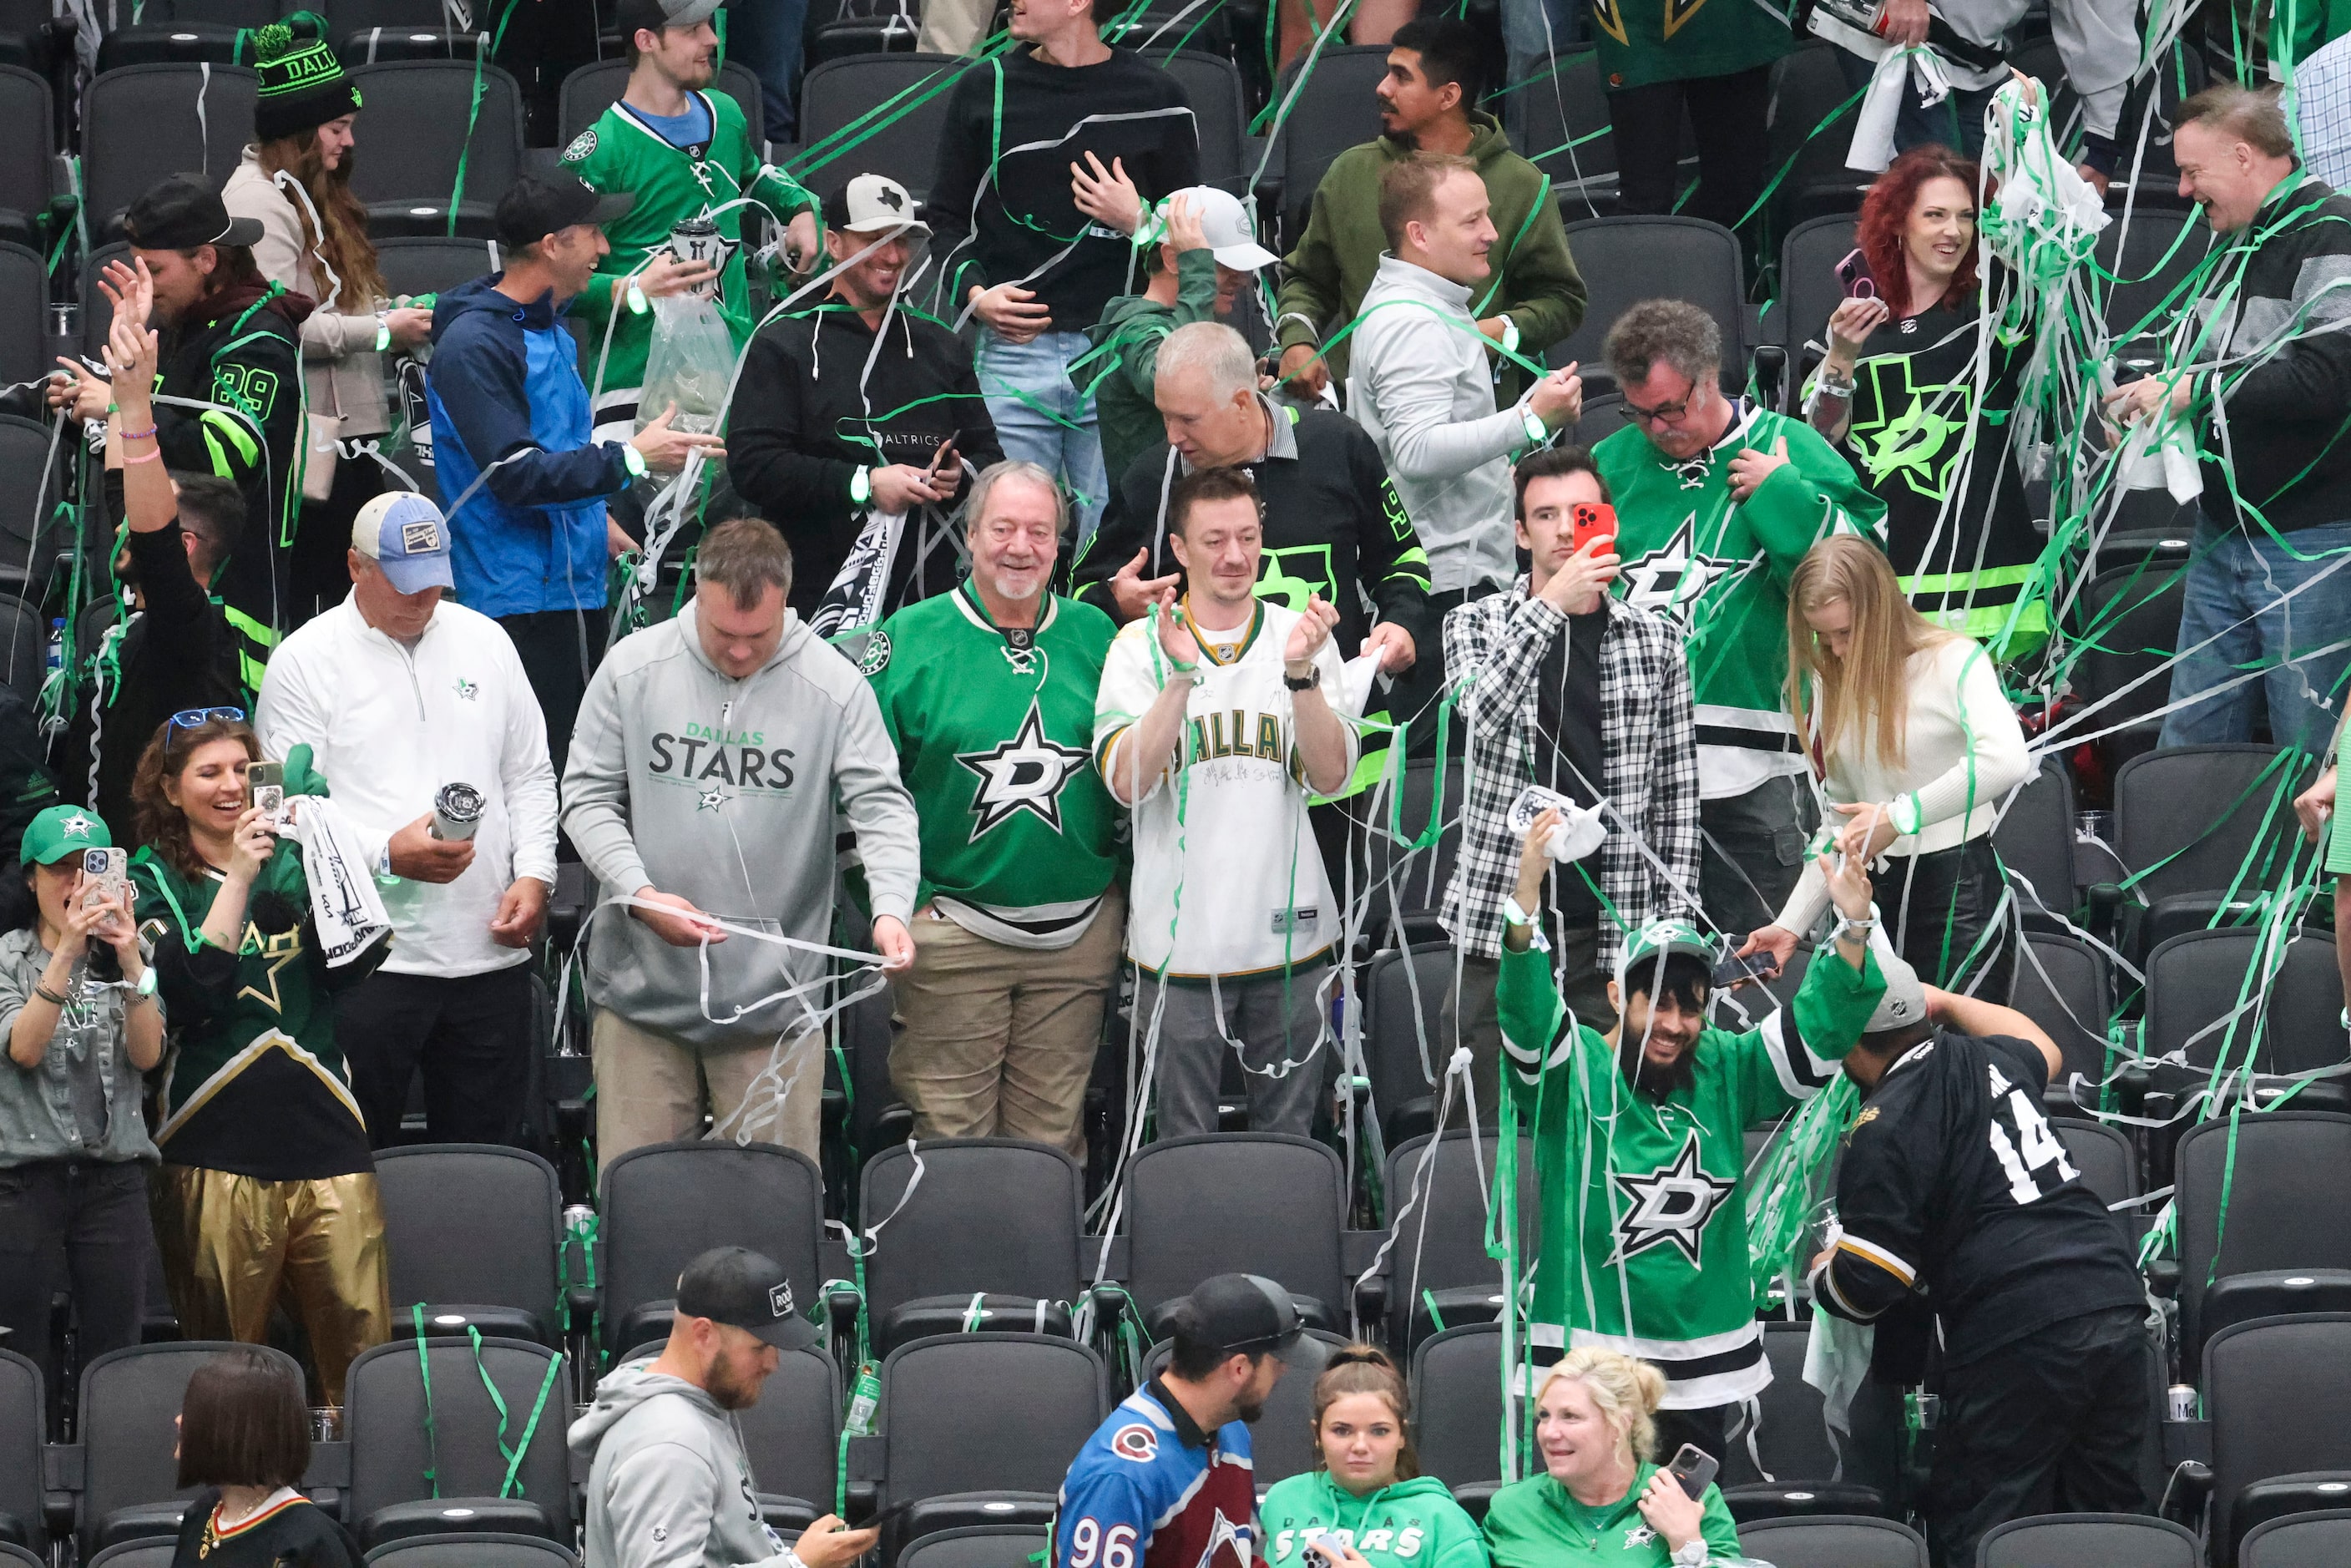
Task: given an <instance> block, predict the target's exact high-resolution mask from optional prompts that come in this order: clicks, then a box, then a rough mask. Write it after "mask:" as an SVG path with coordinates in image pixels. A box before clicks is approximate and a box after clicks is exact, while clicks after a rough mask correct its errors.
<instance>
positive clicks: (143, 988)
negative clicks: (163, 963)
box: [138, 964, 155, 997]
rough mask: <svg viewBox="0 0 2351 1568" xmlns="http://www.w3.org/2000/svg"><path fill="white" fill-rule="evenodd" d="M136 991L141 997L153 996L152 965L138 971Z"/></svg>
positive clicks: (153, 967) (153, 969) (153, 970)
mask: <svg viewBox="0 0 2351 1568" xmlns="http://www.w3.org/2000/svg"><path fill="white" fill-rule="evenodd" d="M138 990H139V994H140V995H141V996H142V997H152V996H153V995H154V994H155V966H154V965H152V964H150V965H148V966H147V967H145V968H143V969H141V970H140V971H139V986H138Z"/></svg>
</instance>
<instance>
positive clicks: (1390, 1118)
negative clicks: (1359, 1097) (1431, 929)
mask: <svg viewBox="0 0 2351 1568" xmlns="http://www.w3.org/2000/svg"><path fill="white" fill-rule="evenodd" d="M1453 953H1454V949H1453V945H1452V944H1451V943H1449V942H1419V943H1416V944H1414V945H1413V946H1412V947H1411V948H1409V949H1408V950H1399V949H1397V948H1394V947H1391V948H1388V949H1386V950H1384V951H1383V952H1381V953H1378V954H1375V955H1374V956H1373V958H1372V962H1371V967H1369V968H1368V969H1367V970H1365V971H1364V979H1363V982H1362V984H1363V991H1362V995H1363V998H1364V1061H1365V1065H1366V1067H1367V1068H1368V1069H1369V1071H1370V1074H1371V1080H1372V1108H1373V1109H1374V1111H1375V1112H1377V1113H1378V1114H1379V1120H1380V1131H1381V1134H1382V1135H1383V1137H1384V1139H1385V1141H1386V1142H1387V1143H1388V1144H1389V1145H1391V1146H1394V1145H1399V1144H1403V1143H1405V1142H1406V1141H1408V1140H1411V1139H1414V1138H1418V1137H1421V1136H1424V1135H1425V1134H1428V1133H1430V1132H1433V1131H1434V1130H1435V1129H1436V1126H1437V1088H1436V1086H1435V1085H1436V1082H1437V1075H1438V1074H1440V1073H1441V1072H1442V1071H1444V1068H1445V1062H1446V1059H1447V1057H1448V1056H1449V1055H1450V1054H1451V1052H1450V1051H1447V1048H1446V1045H1445V1042H1444V1040H1443V1039H1442V1038H1441V1035H1440V1031H1439V1028H1438V1024H1439V1017H1440V1014H1441V1013H1442V1012H1443V1010H1444V1003H1445V988H1446V987H1447V986H1449V985H1451V984H1452V983H1453ZM1480 1109H1481V1110H1483V1111H1484V1112H1485V1113H1486V1119H1487V1121H1488V1122H1489V1123H1491V1122H1492V1121H1493V1120H1494V1113H1495V1108H1494V1107H1493V1106H1490V1105H1488V1106H1482V1107H1480ZM1452 1114H1453V1116H1454V1118H1455V1119H1456V1121H1457V1122H1458V1119H1459V1118H1460V1117H1462V1116H1463V1115H1465V1114H1466V1112H1465V1111H1464V1109H1463V1107H1462V1104H1461V1098H1460V1094H1459V1092H1458V1091H1457V1092H1456V1093H1455V1096H1454V1107H1453V1112H1452Z"/></svg>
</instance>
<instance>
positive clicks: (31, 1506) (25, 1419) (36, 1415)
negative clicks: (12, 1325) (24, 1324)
mask: <svg viewBox="0 0 2351 1568" xmlns="http://www.w3.org/2000/svg"><path fill="white" fill-rule="evenodd" d="M32 1348H34V1347H32V1346H30V1345H19V1346H18V1347H17V1348H16V1350H0V1541H12V1542H16V1544H18V1545H20V1546H34V1547H38V1546H44V1545H46V1544H47V1539H48V1537H47V1524H46V1522H45V1521H43V1520H42V1517H41V1435H42V1433H43V1432H44V1431H45V1430H47V1426H48V1401H47V1396H46V1395H45V1394H44V1392H43V1388H42V1381H41V1369H40V1367H39V1366H38V1365H37V1364H34V1363H33V1362H32V1361H31V1360H30V1359H29V1358H28V1357H27V1356H26V1355H25V1354H21V1353H22V1352H25V1351H28V1350H31V1349H32Z"/></svg>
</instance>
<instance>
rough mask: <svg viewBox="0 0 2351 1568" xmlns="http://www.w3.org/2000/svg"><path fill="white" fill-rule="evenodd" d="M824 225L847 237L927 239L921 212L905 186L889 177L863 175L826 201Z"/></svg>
mask: <svg viewBox="0 0 2351 1568" xmlns="http://www.w3.org/2000/svg"><path fill="white" fill-rule="evenodd" d="M824 226H825V227H827V228H829V229H840V230H841V231H842V232H843V233H845V234H853V235H863V234H880V233H883V231H885V230H893V229H894V230H896V231H898V232H899V233H901V234H909V235H925V236H928V235H929V234H930V232H931V225H928V224H926V223H925V222H923V219H922V209H921V208H920V207H919V206H917V205H915V204H914V197H912V196H910V195H908V194H907V193H906V187H905V186H904V185H901V184H900V183H898V182H897V181H895V180H893V179H892V178H890V176H889V175H887V174H860V175H858V176H856V177H855V178H854V179H852V180H851V181H850V182H849V183H847V184H845V185H843V186H841V188H840V189H839V190H837V191H835V192H833V193H831V195H829V196H827V197H826V198H825V199H824Z"/></svg>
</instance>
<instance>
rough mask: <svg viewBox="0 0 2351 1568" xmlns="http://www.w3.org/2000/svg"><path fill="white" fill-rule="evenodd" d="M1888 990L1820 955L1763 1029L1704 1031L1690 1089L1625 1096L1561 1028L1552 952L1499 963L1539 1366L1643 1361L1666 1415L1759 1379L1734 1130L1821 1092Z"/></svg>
mask: <svg viewBox="0 0 2351 1568" xmlns="http://www.w3.org/2000/svg"><path fill="white" fill-rule="evenodd" d="M1885 992H1886V981H1885V978H1884V977H1882V976H1881V975H1880V974H1879V973H1878V971H1877V961H1876V958H1874V957H1873V958H1870V959H1869V960H1868V961H1867V967H1865V969H1862V970H1855V968H1854V967H1853V966H1851V965H1850V964H1847V963H1846V962H1845V961H1844V959H1843V958H1842V957H1840V956H1837V955H1836V954H1834V953H1823V954H1822V955H1821V956H1818V957H1816V958H1814V959H1813V963H1812V965H1811V966H1810V967H1808V968H1807V969H1806V970H1805V971H1804V983H1803V986H1802V988H1801V989H1800V990H1798V992H1797V993H1796V998H1795V1001H1794V1002H1793V1003H1792V1005H1790V1006H1788V1007H1784V1008H1782V1009H1779V1010H1778V1011H1777V1012H1774V1013H1772V1014H1771V1016H1770V1017H1769V1018H1767V1019H1764V1020H1763V1024H1762V1027H1761V1028H1760V1029H1752V1030H1747V1031H1745V1032H1744V1033H1733V1032H1732V1031H1731V1030H1723V1029H1708V1030H1704V1031H1702V1032H1701V1033H1700V1034H1699V1035H1698V1045H1697V1047H1696V1056H1695V1059H1694V1061H1693V1063H1692V1066H1693V1068H1694V1075H1693V1079H1692V1082H1690V1083H1689V1084H1688V1085H1687V1086H1685V1087H1682V1088H1677V1089H1676V1090H1674V1091H1673V1092H1672V1093H1670V1094H1668V1095H1667V1097H1666V1098H1665V1099H1664V1100H1663V1101H1658V1100H1656V1099H1654V1098H1652V1097H1651V1096H1650V1095H1648V1094H1647V1093H1645V1092H1641V1091H1639V1090H1636V1089H1635V1088H1634V1087H1633V1086H1632V1085H1631V1084H1629V1083H1627V1082H1625V1074H1624V1072H1623V1071H1622V1070H1621V1069H1620V1068H1619V1067H1618V1066H1617V1062H1616V1052H1615V1051H1614V1050H1613V1049H1611V1047H1610V1046H1609V1044H1608V1042H1607V1041H1606V1040H1604V1039H1602V1038H1601V1037H1600V1036H1599V1035H1597V1034H1595V1033H1593V1031H1592V1030H1589V1029H1586V1028H1584V1027H1583V1026H1582V1025H1580V1024H1578V1025H1575V1026H1573V1028H1569V1027H1567V1023H1568V1019H1567V1009H1566V1007H1565V1005H1564V1004H1562V1002H1561V1000H1560V998H1559V992H1558V990H1557V989H1556V988H1555V987H1554V986H1553V985H1552V974H1551V955H1550V954H1548V953H1546V952H1544V951H1542V950H1541V948H1536V947H1530V948H1528V949H1527V950H1526V951H1525V952H1522V953H1512V952H1509V951H1507V950H1506V951H1505V952H1504V953H1503V955H1502V969H1501V977H1500V979H1499V982H1498V985H1497V990H1496V1001H1497V1004H1498V1006H1499V1010H1500V1015H1501V1027H1502V1051H1503V1055H1504V1056H1505V1058H1506V1059H1507V1061H1508V1064H1509V1068H1510V1071H1509V1072H1508V1074H1507V1077H1508V1079H1509V1082H1510V1095H1511V1098H1512V1099H1513V1100H1515V1101H1516V1102H1517V1103H1518V1106H1519V1113H1520V1116H1521V1117H1522V1118H1523V1119H1524V1120H1525V1121H1526V1122H1527V1123H1528V1124H1531V1127H1532V1129H1533V1134H1534V1140H1535V1176H1536V1180H1537V1182H1538V1183H1539V1184H1540V1186H1541V1191H1542V1236H1543V1255H1542V1259H1541V1262H1540V1264H1539V1265H1538V1266H1537V1269H1536V1272H1535V1305H1534V1313H1533V1317H1532V1320H1531V1323H1530V1326H1529V1328H1528V1330H1527V1338H1528V1341H1529V1343H1530V1344H1531V1345H1532V1346H1533V1347H1534V1348H1535V1349H1536V1350H1537V1351H1538V1352H1546V1351H1547V1352H1549V1353H1550V1354H1539V1355H1538V1356H1537V1359H1538V1360H1539V1361H1545V1362H1548V1361H1555V1360H1557V1359H1558V1357H1559V1355H1560V1354H1562V1353H1563V1352H1564V1351H1565V1350H1567V1349H1568V1348H1571V1347H1572V1346H1573V1345H1582V1344H1597V1345H1605V1346H1607V1347H1608V1348H1610V1349H1612V1350H1616V1351H1621V1352H1623V1353H1624V1354H1626V1355H1631V1356H1637V1357H1639V1358H1640V1359H1641V1360H1643V1361H1649V1362H1655V1363H1656V1364H1657V1367H1658V1369H1659V1370H1660V1371H1662V1372H1663V1373H1664V1374H1665V1375H1666V1382H1667V1395H1666V1405H1667V1407H1668V1408H1671V1409H1676V1410H1696V1409H1703V1408H1705V1407H1707V1406H1714V1405H1724V1404H1729V1402H1731V1401H1733V1400H1737V1399H1744V1398H1747V1397H1748V1396H1750V1395H1752V1394H1754V1393H1755V1392H1756V1391H1757V1390H1759V1389H1761V1388H1762V1387H1763V1386H1764V1385H1766V1384H1768V1383H1770V1382H1771V1364H1770V1363H1769V1362H1767V1361H1766V1360H1765V1359H1764V1357H1763V1331H1762V1328H1761V1325H1760V1324H1758V1323H1757V1322H1756V1321H1755V1299H1754V1293H1753V1291H1752V1290H1751V1289H1750V1286H1749V1284H1748V1270H1747V1220H1746V1212H1745V1209H1744V1207H1743V1206H1742V1204H1741V1202H1740V1176H1741V1174H1742V1173H1743V1171H1744V1169H1745V1166H1746V1140H1745V1137H1744V1134H1745V1132H1746V1129H1747V1128H1748V1126H1749V1125H1750V1124H1753V1123H1756V1122H1761V1121H1764V1120H1766V1119H1768V1118H1771V1117H1775V1116H1779V1115H1782V1114H1784V1113H1786V1112H1788V1111H1789V1110H1791V1109H1792V1108H1793V1107H1794V1106H1795V1105H1796V1104H1797V1103H1799V1102H1802V1101H1804V1100H1808V1099H1810V1098H1812V1096H1813V1094H1815V1093H1817V1092H1819V1091H1820V1090H1821V1089H1823V1087H1825V1086H1826V1085H1827V1083H1828V1082H1829V1080H1830V1078H1831V1077H1832V1075H1834V1073H1835V1072H1836V1071H1837V1065H1836V1064H1837V1063H1838V1061H1841V1060H1843V1059H1844V1055H1845V1053H1846V1052H1848V1051H1851V1050H1852V1049H1853V1047H1854V1042H1855V1040H1859V1039H1860V1038H1861V1031H1862V1029H1863V1027H1864V1026H1865V1025H1866V1024H1867V1023H1868V1022H1869V1015H1870V1014H1871V1012H1873V1011H1874V1010H1876V1007H1877V999H1878V998H1879V997H1881V996H1883V995H1884V994H1885ZM1612 1127H1613V1128H1614V1134H1611V1133H1610V1132H1609V1131H1608V1129H1609V1128H1612ZM1595 1132H1596V1133H1597V1134H1598V1137H1597V1139H1596V1140H1595V1138H1594V1134H1595ZM1628 1300H1629V1301H1630V1303H1631V1318H1630V1321H1629V1322H1628V1321H1627V1319H1626V1302H1627V1301H1628Z"/></svg>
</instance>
